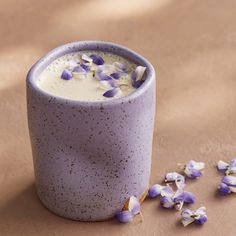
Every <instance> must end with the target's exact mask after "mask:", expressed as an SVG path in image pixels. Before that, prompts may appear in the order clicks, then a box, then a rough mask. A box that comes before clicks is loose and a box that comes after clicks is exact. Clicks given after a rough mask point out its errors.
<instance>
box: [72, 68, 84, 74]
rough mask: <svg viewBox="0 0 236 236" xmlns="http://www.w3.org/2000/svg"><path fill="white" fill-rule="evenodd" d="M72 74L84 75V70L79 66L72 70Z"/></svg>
mask: <svg viewBox="0 0 236 236" xmlns="http://www.w3.org/2000/svg"><path fill="white" fill-rule="evenodd" d="M72 72H75V73H81V72H82V73H84V72H85V71H84V69H83V68H82V67H81V66H76V67H75V68H74V69H73V70H72Z"/></svg>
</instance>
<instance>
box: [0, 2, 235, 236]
mask: <svg viewBox="0 0 236 236" xmlns="http://www.w3.org/2000/svg"><path fill="white" fill-rule="evenodd" d="M235 23H236V1H235V0H225V1H221V0H202V1H200V0H186V1H184V0H183V1H180V0H159V1H157V0H134V1H119V0H114V1H105V0H97V1H92V0H84V1H76V0H71V1H65V0H51V1H46V0H41V1H30V0H21V1H18V0H1V1H0V77H1V79H0V135H1V138H0V235H3V236H5V235H6V236H8V235H11V236H12V235H13V236H14V235H17V236H21V235H24V236H28V235H36V236H39V235H40V236H41V235H42V236H49V235H50V236H52V235H58V236H62V235H66V236H73V235H88V236H89V235H103V236H106V235H115V236H116V235H158V236H162V235H167V236H169V235H228V236H233V235H236V228H235V225H236V196H228V197H227V198H223V199H222V198H219V197H218V196H217V194H216V188H217V185H218V183H219V182H220V177H221V176H220V174H219V173H217V171H216V169H215V167H214V165H215V163H216V161H217V160H218V159H224V160H229V159H231V158H232V157H233V156H235V155H236V125H235V124H236V92H235V90H236V67H235V62H236V24H235ZM85 39H97V40H106V41H112V42H116V43H120V44H123V45H125V46H127V47H130V48H132V49H133V50H136V51H137V52H139V53H141V54H143V55H144V56H146V57H147V58H148V59H149V60H150V61H151V62H152V63H153V64H154V66H155V68H156V70H157V74H158V112H157V117H156V129H155V140H154V149H153V166H152V176H151V183H156V182H160V181H161V180H162V178H163V176H164V174H165V173H166V172H167V171H172V170H178V168H179V167H178V166H177V163H179V162H181V163H184V162H186V161H188V160H189V159H195V160H202V161H205V162H206V163H207V168H206V170H205V172H204V177H202V178H201V179H200V180H198V181H196V182H190V183H189V185H188V186H187V189H188V190H190V191H193V192H194V193H195V194H196V195H197V197H198V201H197V203H196V204H195V205H194V207H196V208H197V207H199V206H201V205H206V207H207V211H208V216H209V222H208V223H207V224H206V225H205V226H204V227H195V226H194V225H193V226H190V227H188V228H183V227H182V226H181V225H180V223H179V219H180V215H179V213H178V212H175V211H168V210H166V211H165V210H162V209H160V207H159V202H158V200H154V201H146V202H145V203H144V204H143V207H142V210H143V215H144V221H143V223H142V224H140V223H139V221H138V219H137V220H135V222H133V223H132V224H128V225H121V224H117V222H116V221H115V220H111V221H107V222H102V223H93V224H90V223H79V222H74V221H70V220H66V219H63V218H60V217H57V216H55V215H54V214H52V213H50V212H49V211H48V210H46V209H45V208H44V207H43V206H42V205H41V204H40V202H39V200H38V199H37V197H36V194H35V190H34V185H33V184H34V177H33V168H32V157H31V150H30V143H29V137H28V131H27V122H26V102H25V76H26V73H27V70H28V69H29V68H30V66H31V65H32V64H33V63H34V62H35V61H36V60H37V59H38V58H39V57H40V56H42V55H43V54H45V53H46V52H47V51H49V50H51V49H52V48H54V47H56V46H59V45H61V44H64V43H66V42H71V41H76V40H85ZM147 105H148V104H147ZM194 207H193V208H194Z"/></svg>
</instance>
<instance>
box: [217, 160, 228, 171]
mask: <svg viewBox="0 0 236 236" xmlns="http://www.w3.org/2000/svg"><path fill="white" fill-rule="evenodd" d="M228 167H229V164H228V163H226V162H224V161H221V160H219V161H218V163H217V168H218V170H220V171H221V170H224V171H225V170H227V169H228Z"/></svg>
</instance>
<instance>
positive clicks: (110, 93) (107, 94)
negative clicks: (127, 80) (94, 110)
mask: <svg viewBox="0 0 236 236" xmlns="http://www.w3.org/2000/svg"><path fill="white" fill-rule="evenodd" d="M117 92H118V89H117V88H113V89H110V90H108V91H106V92H105V93H104V94H103V96H104V97H107V98H111V97H114V96H115V95H116V94H117Z"/></svg>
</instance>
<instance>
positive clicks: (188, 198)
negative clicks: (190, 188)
mask: <svg viewBox="0 0 236 236" xmlns="http://www.w3.org/2000/svg"><path fill="white" fill-rule="evenodd" d="M174 201H175V202H178V201H182V202H184V203H187V204H193V203H195V202H196V196H195V195H194V194H193V193H191V192H187V191H184V192H183V193H182V194H180V195H178V196H176V197H175V198H174Z"/></svg>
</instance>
